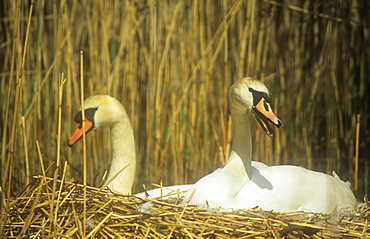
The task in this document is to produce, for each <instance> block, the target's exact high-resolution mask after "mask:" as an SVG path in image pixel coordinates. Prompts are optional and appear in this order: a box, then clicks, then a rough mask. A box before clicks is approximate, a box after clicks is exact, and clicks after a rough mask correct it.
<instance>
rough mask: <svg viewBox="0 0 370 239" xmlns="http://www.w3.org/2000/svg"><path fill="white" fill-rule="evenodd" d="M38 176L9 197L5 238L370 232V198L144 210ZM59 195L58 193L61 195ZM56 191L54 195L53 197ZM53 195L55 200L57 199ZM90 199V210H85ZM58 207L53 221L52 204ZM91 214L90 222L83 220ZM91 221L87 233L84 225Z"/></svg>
mask: <svg viewBox="0 0 370 239" xmlns="http://www.w3.org/2000/svg"><path fill="white" fill-rule="evenodd" d="M52 186H53V179H52V178H45V177H43V176H39V177H36V178H35V179H34V180H33V182H32V183H31V184H30V185H29V186H28V187H27V188H26V189H25V190H24V191H23V192H22V193H21V194H20V195H19V196H18V197H16V198H14V199H12V200H11V201H10V203H9V205H10V211H9V212H10V214H9V217H8V219H7V220H6V222H5V227H4V236H5V237H6V238H23V237H27V238H46V237H50V236H52V237H53V238H114V237H115V238H297V237H299V238H309V237H312V238H368V237H369V236H370V232H369V228H368V221H369V220H370V208H369V206H370V203H369V201H368V200H365V203H364V204H362V205H360V206H358V207H357V209H356V213H355V214H352V213H347V214H343V215H342V216H340V217H338V218H331V217H330V216H328V215H322V214H313V213H304V212H294V213H277V212H272V211H264V210H261V209H251V210H239V211H235V212H230V213H225V212H224V213H222V212H216V211H207V210H205V209H200V208H193V207H190V206H188V205H185V206H180V205H178V204H179V202H181V200H179V199H178V198H175V197H173V198H169V199H166V200H161V199H160V198H159V199H154V200H152V207H151V213H150V214H143V213H139V212H138V209H139V208H140V206H141V205H143V204H144V203H145V201H146V200H142V199H139V198H136V197H134V196H123V195H118V194H112V193H111V192H109V191H107V190H101V189H98V188H94V187H87V188H86V201H85V199H84V190H83V188H84V185H82V184H78V183H76V182H65V181H60V180H58V181H57V188H58V191H56V192H55V193H56V194H52V192H53V190H52ZM56 195H58V197H56ZM54 197H55V198H54ZM52 200H54V202H52ZM84 202H86V212H84ZM52 204H55V205H56V207H57V208H58V211H57V217H56V218H55V219H56V221H55V222H54V224H55V227H52V224H53V222H52V215H50V213H51V205H52ZM84 217H86V225H83V222H84ZM84 227H86V237H84V236H83V235H84V232H83V229H82V228H84Z"/></svg>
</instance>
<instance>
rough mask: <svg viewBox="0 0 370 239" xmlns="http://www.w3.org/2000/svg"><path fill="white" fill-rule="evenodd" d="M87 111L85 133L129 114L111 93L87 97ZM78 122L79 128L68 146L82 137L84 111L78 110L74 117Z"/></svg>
mask: <svg viewBox="0 0 370 239" xmlns="http://www.w3.org/2000/svg"><path fill="white" fill-rule="evenodd" d="M84 109H85V110H84V111H85V121H84V123H85V134H87V133H89V132H90V131H92V130H95V129H97V128H99V127H101V126H113V125H114V124H116V123H117V122H119V121H121V120H122V119H123V118H127V114H126V111H125V108H124V107H123V105H122V104H121V103H120V102H119V101H118V100H116V99H115V98H113V97H111V96H109V95H95V96H91V97H89V98H87V99H86V100H85V102H84ZM74 121H75V122H76V123H77V124H78V127H77V129H76V130H75V132H74V133H73V135H72V136H71V138H70V140H69V141H68V146H70V147H71V146H72V145H74V144H75V143H76V142H77V141H78V140H79V139H81V138H82V135H83V129H82V111H81V110H80V111H78V112H77V113H76V115H75V117H74Z"/></svg>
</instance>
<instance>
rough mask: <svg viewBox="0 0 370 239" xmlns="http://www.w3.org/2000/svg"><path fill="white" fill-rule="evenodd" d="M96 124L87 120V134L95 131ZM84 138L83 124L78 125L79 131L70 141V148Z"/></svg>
mask: <svg viewBox="0 0 370 239" xmlns="http://www.w3.org/2000/svg"><path fill="white" fill-rule="evenodd" d="M93 126H94V123H93V122H92V121H91V120H88V119H85V134H87V133H88V132H90V131H91V130H92V129H93ZM82 136H83V129H82V124H78V127H77V129H76V130H75V132H74V133H73V135H72V137H71V138H70V139H69V141H68V146H69V147H71V146H72V145H74V144H75V143H76V142H77V141H78V140H79V139H81V138H82Z"/></svg>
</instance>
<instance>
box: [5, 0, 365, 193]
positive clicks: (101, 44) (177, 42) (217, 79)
mask: <svg viewBox="0 0 370 239" xmlns="http://www.w3.org/2000/svg"><path fill="white" fill-rule="evenodd" d="M32 7H33V9H31V1H24V0H21V1H20V0H15V1H13V0H12V1H10V0H6V1H4V2H3V4H1V6H0V14H1V16H0V23H1V26H0V56H1V57H0V71H1V72H0V79H1V81H0V85H1V94H0V102H1V112H0V114H1V117H0V135H1V161H0V163H1V167H0V168H1V172H0V173H1V178H2V179H1V180H2V182H1V192H2V193H4V192H7V195H8V196H14V195H16V193H18V192H19V191H20V190H22V188H24V187H25V186H26V185H27V184H28V183H29V182H30V181H31V180H32V177H33V176H34V175H39V174H42V168H41V167H42V165H44V167H45V170H47V175H49V176H50V175H54V172H55V165H56V164H55V162H56V160H57V157H60V158H59V159H58V160H60V165H61V171H60V173H59V174H62V172H63V171H64V170H65V172H66V174H65V176H66V177H67V178H68V179H71V178H75V179H78V180H80V181H81V182H82V180H83V173H82V172H83V163H82V162H83V160H82V158H83V154H82V143H79V144H78V145H77V146H75V147H73V148H68V147H67V140H68V138H69V137H70V135H71V134H72V132H73V130H74V128H75V127H76V125H75V123H74V122H73V116H74V114H75V112H76V111H77V110H78V109H79V108H80V83H79V81H80V77H81V76H80V63H81V60H80V58H81V54H80V51H83V65H84V66H83V77H84V88H85V97H88V96H91V95H94V94H109V95H112V96H114V97H116V98H118V99H119V100H120V101H121V102H122V103H123V104H124V106H125V107H126V109H127V112H128V114H129V116H130V119H131V122H132V125H133V128H134V133H135V139H136V146H137V149H136V151H137V160H138V167H137V178H136V183H135V187H134V192H138V191H142V184H146V185H147V187H148V188H151V187H152V186H151V184H152V183H160V182H163V184H164V185H172V184H184V183H194V182H195V181H196V180H197V179H199V178H200V177H202V176H204V175H205V174H207V173H210V172H212V171H213V170H215V169H216V168H217V167H220V166H222V165H223V164H225V161H226V159H227V156H228V152H229V147H230V139H231V136H230V132H231V131H230V129H231V128H230V127H231V124H230V118H229V115H228V102H227V93H228V89H229V87H230V85H231V84H232V83H233V82H234V81H235V80H236V79H238V78H240V77H243V76H254V77H257V78H259V79H261V80H262V81H263V82H265V83H266V85H267V86H268V88H269V89H270V90H271V92H272V93H273V95H274V97H275V100H276V101H275V113H276V115H277V116H278V117H280V118H281V120H282V121H283V123H284V127H283V128H281V129H279V130H275V137H274V138H272V139H270V138H268V137H267V136H266V135H265V134H264V132H263V131H262V130H261V129H260V128H259V126H258V125H257V124H256V123H255V122H254V121H252V122H253V125H252V131H253V145H254V148H253V149H254V152H253V158H254V160H260V161H262V162H264V163H267V164H269V165H275V164H294V165H302V166H304V167H308V168H310V169H314V170H318V171H322V172H327V173H331V171H332V170H335V171H336V172H337V173H338V174H339V175H340V176H341V178H342V179H343V180H350V181H351V182H352V188H353V189H354V190H355V191H356V193H357V196H358V198H359V199H360V200H361V197H363V195H364V194H368V193H369V185H368V183H369V167H370V166H369V155H370V154H369V147H370V136H369V135H370V132H369V123H370V120H369V112H370V96H369V95H370V93H369V92H370V74H369V73H370V41H369V30H370V28H369V24H370V10H369V8H370V6H369V2H368V1H366V0H362V1H361V0H353V1H311V0H307V1H298V0H297V1H294V0H292V1H256V0H255V1H253V0H250V1H247V0H245V1H240V0H234V1H226V0H224V1H181V0H178V1H154V0H152V1H139V0H137V1H135V0H134V1H90V0H82V1H42V0H34V2H33V6H32ZM31 10H32V15H31V16H30V12H31ZM29 17H31V18H29ZM28 24H29V25H28ZM27 29H29V31H27ZM62 73H63V74H62ZM62 78H63V79H65V80H66V81H65V83H64V85H63V92H61V91H60V88H61V87H59V86H60V82H61V79H62ZM59 93H62V94H63V98H62V99H63V102H62V107H61V108H60V109H61V110H62V111H61V115H60V116H61V123H60V124H59V125H58V109H59V107H58V105H59V103H58V101H59V100H58V94H59ZM356 115H360V118H359V123H358V124H357V126H360V128H359V131H358V132H359V134H357V135H356ZM58 129H60V130H61V133H60V142H58V140H57V139H58ZM37 145H39V152H38V147H37ZM58 146H59V147H60V154H59V153H58V152H59V148H58ZM357 146H358V147H357ZM356 149H358V153H356ZM39 155H41V156H39ZM356 155H357V156H356ZM41 157H42V159H41ZM109 159H110V137H109V130H108V129H104V130H103V129H99V130H97V131H95V132H93V133H90V135H88V137H87V160H88V164H87V166H88V167H87V170H88V171H87V178H86V180H87V183H88V184H89V185H95V186H98V185H99V184H100V182H101V178H102V176H103V174H104V172H105V170H107V169H108V168H109V164H110V162H109ZM41 161H42V162H43V163H42V164H41V163H40V162H41ZM66 162H68V163H66ZM356 162H357V163H358V164H357V165H358V167H356ZM65 166H66V168H65Z"/></svg>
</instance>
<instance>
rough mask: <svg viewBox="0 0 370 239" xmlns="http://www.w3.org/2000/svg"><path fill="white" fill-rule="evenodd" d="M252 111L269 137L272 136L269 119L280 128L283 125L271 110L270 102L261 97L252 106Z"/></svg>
mask: <svg viewBox="0 0 370 239" xmlns="http://www.w3.org/2000/svg"><path fill="white" fill-rule="evenodd" d="M252 112H253V113H254V115H255V117H256V119H257V121H258V123H259V124H260V125H261V127H262V129H263V130H264V131H265V132H266V134H267V135H268V136H270V137H272V136H274V131H273V130H272V128H271V126H270V124H269V121H270V122H271V123H272V124H274V125H275V126H276V127H278V128H280V127H281V126H283V123H282V122H281V120H280V119H278V117H276V115H275V114H274V112H272V109H271V106H270V104H269V103H268V102H267V101H266V100H265V99H264V98H262V99H261V100H260V101H259V102H258V103H257V105H256V106H254V107H253V110H252Z"/></svg>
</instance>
